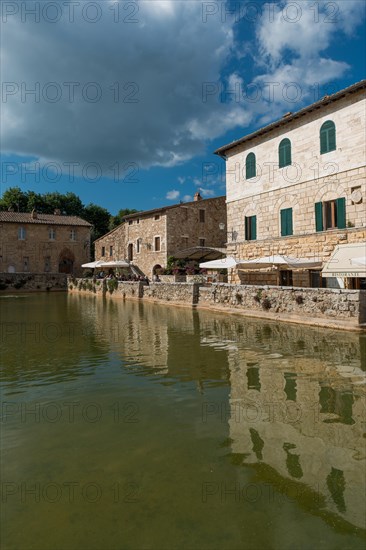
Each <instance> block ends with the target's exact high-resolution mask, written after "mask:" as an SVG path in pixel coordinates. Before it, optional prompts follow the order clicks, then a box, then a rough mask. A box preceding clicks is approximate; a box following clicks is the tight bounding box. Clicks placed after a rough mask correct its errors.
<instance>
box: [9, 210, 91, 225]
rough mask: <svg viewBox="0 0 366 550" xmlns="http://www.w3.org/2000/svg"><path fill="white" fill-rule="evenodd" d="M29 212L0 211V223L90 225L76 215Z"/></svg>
mask: <svg viewBox="0 0 366 550" xmlns="http://www.w3.org/2000/svg"><path fill="white" fill-rule="evenodd" d="M35 216H36V217H33V215H32V213H30V212H0V223H4V222H8V223H34V224H41V225H78V226H83V227H91V224H90V223H89V222H87V221H85V220H83V219H82V218H79V217H78V216H62V215H57V214H36V215H35Z"/></svg>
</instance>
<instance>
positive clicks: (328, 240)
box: [215, 80, 366, 286]
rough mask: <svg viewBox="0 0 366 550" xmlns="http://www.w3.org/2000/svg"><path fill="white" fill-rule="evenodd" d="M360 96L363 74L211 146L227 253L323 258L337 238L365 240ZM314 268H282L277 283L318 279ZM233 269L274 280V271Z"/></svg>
mask: <svg viewBox="0 0 366 550" xmlns="http://www.w3.org/2000/svg"><path fill="white" fill-rule="evenodd" d="M365 96H366V81H365V80H363V81H361V82H359V83H357V84H355V85H353V86H350V87H349V88H346V89H344V90H341V91H340V92H337V93H335V94H333V95H331V96H326V97H324V98H323V99H322V100H320V101H317V102H316V103H313V104H312V105H310V106H308V107H306V108H304V109H302V110H300V111H298V112H296V113H287V114H286V115H284V116H283V117H282V118H281V119H280V120H277V121H276V122H274V123H272V124H269V125H267V126H265V127H264V128H260V129H259V130H257V131H255V132H253V133H251V134H249V135H247V136H244V137H243V138H241V139H238V140H237V141H234V142H232V143H229V144H228V145H225V146H223V147H220V148H219V149H218V150H217V151H215V153H216V154H217V155H219V156H220V157H222V158H223V159H224V160H225V161H226V190H227V225H228V230H229V232H228V244H227V246H228V255H234V256H236V257H237V258H240V259H251V258H258V257H263V256H269V255H273V254H277V255H287V256H293V257H301V258H309V259H313V258H319V259H320V260H321V261H324V260H327V259H328V258H329V256H330V254H331V253H332V252H333V250H334V248H335V246H336V245H337V244H344V243H354V242H365V243H366V216H365V203H366V179H365V177H366V168H365V158H366V151H365V143H366V120H365V107H366V99H365ZM365 248H366V244H365ZM319 273H320V272H319V271H314V272H311V271H306V272H296V273H295V272H294V273H293V274H292V272H291V271H289V270H286V271H284V272H283V273H281V281H280V283H281V284H284V285H286V284H287V285H289V284H290V285H292V284H294V285H297V286H309V285H310V286H320V285H321V279H320V278H319ZM239 275H240V280H241V281H242V282H254V281H255V282H264V283H274V284H276V279H275V277H276V275H275V273H262V274H260V273H256V274H253V273H250V272H247V273H246V272H240V271H239V272H237V277H236V280H237V281H239ZM329 283H331V281H329V280H328V284H329Z"/></svg>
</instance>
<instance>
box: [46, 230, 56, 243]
mask: <svg viewBox="0 0 366 550" xmlns="http://www.w3.org/2000/svg"><path fill="white" fill-rule="evenodd" d="M48 238H49V239H50V241H55V240H56V229H54V228H53V227H50V228H49V230H48Z"/></svg>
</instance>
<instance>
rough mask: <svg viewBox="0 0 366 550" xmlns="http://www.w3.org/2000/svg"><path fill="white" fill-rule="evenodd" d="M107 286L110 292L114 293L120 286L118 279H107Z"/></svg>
mask: <svg viewBox="0 0 366 550" xmlns="http://www.w3.org/2000/svg"><path fill="white" fill-rule="evenodd" d="M107 287H108V290H109V293H110V294H113V292H114V291H115V290H117V288H118V281H117V280H116V279H109V280H108V281H107Z"/></svg>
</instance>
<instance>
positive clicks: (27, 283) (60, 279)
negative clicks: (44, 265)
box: [0, 273, 67, 294]
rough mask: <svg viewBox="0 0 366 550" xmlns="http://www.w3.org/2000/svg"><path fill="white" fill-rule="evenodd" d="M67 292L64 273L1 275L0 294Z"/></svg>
mask: <svg viewBox="0 0 366 550" xmlns="http://www.w3.org/2000/svg"><path fill="white" fill-rule="evenodd" d="M45 290H46V291H47V290H67V285H66V275H65V274H64V273H0V292H1V293H3V294H4V293H7V292H37V291H38V292H42V291H45Z"/></svg>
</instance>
